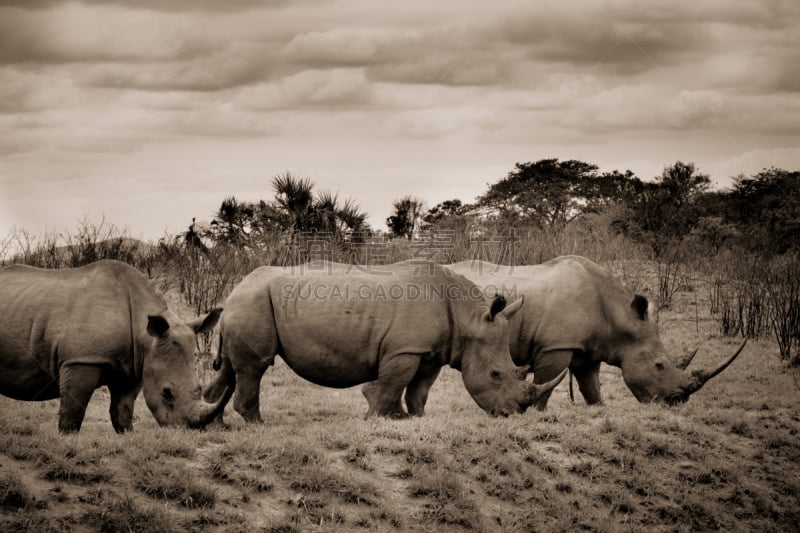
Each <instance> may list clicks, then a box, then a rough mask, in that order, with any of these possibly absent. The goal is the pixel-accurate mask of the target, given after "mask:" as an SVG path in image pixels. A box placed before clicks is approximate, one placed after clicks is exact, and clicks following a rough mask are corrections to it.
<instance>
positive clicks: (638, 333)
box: [416, 256, 747, 409]
mask: <svg viewBox="0 0 800 533" xmlns="http://www.w3.org/2000/svg"><path fill="white" fill-rule="evenodd" d="M448 268H449V269H451V270H452V271H453V272H456V273H457V274H460V275H464V276H466V277H468V278H469V279H471V280H472V281H474V282H475V283H477V284H478V285H479V286H480V287H482V288H483V289H484V290H486V291H487V293H495V292H497V291H500V293H502V292H507V293H509V294H516V295H520V296H523V297H524V298H525V303H524V304H523V307H522V309H521V310H520V311H519V312H517V313H515V314H514V316H513V317H511V318H510V319H509V331H510V343H511V344H510V347H511V357H512V358H513V359H514V362H515V364H519V365H523V364H524V365H530V366H531V368H532V370H533V372H534V382H535V383H542V382H545V381H548V380H550V379H552V378H553V377H554V376H557V375H558V374H559V373H560V372H563V370H564V369H566V368H569V369H570V370H571V371H572V373H573V374H574V375H575V378H576V380H577V381H578V386H579V387H580V391H581V393H582V394H583V397H584V398H585V399H586V402H587V403H589V404H595V403H600V402H601V401H602V399H601V396H600V381H599V379H598V377H599V370H600V363H607V364H610V365H613V366H617V367H620V368H621V369H622V377H623V379H624V380H625V384H626V385H627V386H628V388H630V390H631V392H633V394H634V396H636V398H637V399H638V400H639V401H641V402H646V401H663V402H666V403H669V404H675V403H680V402H683V401H686V400H687V399H688V398H689V396H690V395H691V394H692V393H694V392H696V391H697V390H699V389H700V388H701V387H702V386H703V385H704V384H705V383H706V382H707V381H708V380H709V379H711V378H712V377H714V376H716V375H717V374H719V373H720V372H722V371H723V370H724V369H725V368H726V367H727V366H728V365H729V364H731V362H733V360H734V359H735V358H736V357H737V356H738V355H739V353H741V351H742V349H743V348H744V344H742V346H741V347H740V348H739V350H737V351H736V353H735V354H733V356H731V357H730V358H729V359H728V360H727V361H725V362H724V363H722V364H721V365H720V366H719V367H718V368H717V369H716V370H713V371H695V372H693V373H692V374H689V373H687V372H685V371H684V370H685V368H686V367H687V366H688V364H689V362H690V360H691V357H693V355H694V354H692V356H690V357H689V358H686V359H684V360H683V361H682V362H680V363H678V364H674V363H673V362H672V361H670V360H669V359H668V358H667V357H666V355H665V351H664V347H663V345H662V344H661V339H660V338H659V335H658V329H657V327H656V325H655V324H654V323H652V322H650V321H648V320H647V299H646V298H645V297H643V296H639V295H634V293H633V292H631V291H630V290H629V289H628V288H626V287H625V286H624V285H623V284H622V283H621V282H620V281H619V280H618V279H616V278H615V277H613V276H612V275H611V274H610V273H609V272H608V270H606V269H604V268H602V267H601V266H600V265H598V264H596V263H594V262H592V261H590V260H588V259H586V258H584V257H577V256H565V257H559V258H556V259H553V260H552V261H549V262H547V263H544V264H542V265H535V266H515V267H508V266H499V265H495V264H492V263H486V262H482V261H464V262H461V263H456V264H454V265H449V266H448ZM746 342H747V341H746V340H745V343H746ZM432 384H433V380H430V381H429V382H427V383H426V387H430V386H431V385H432ZM426 392H427V391H418V392H416V394H418V395H420V396H422V397H425V394H426ZM549 397H550V391H548V392H547V393H545V394H543V395H542V396H541V397H540V398H539V399H538V400H537V402H536V406H537V408H539V409H544V408H545V406H546V405H547V400H548V398H549Z"/></svg>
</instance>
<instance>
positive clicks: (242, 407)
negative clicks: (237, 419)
mask: <svg viewBox="0 0 800 533" xmlns="http://www.w3.org/2000/svg"><path fill="white" fill-rule="evenodd" d="M263 375H264V372H263V371H262V372H257V371H256V372H251V371H244V372H237V373H236V393H235V394H234V396H233V408H234V409H235V410H236V412H237V413H239V414H240V415H242V418H244V420H245V422H263V420H262V419H261V410H260V408H259V405H260V401H261V400H260V393H261V377H262V376H263Z"/></svg>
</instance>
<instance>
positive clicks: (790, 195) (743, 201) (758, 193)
mask: <svg viewBox="0 0 800 533" xmlns="http://www.w3.org/2000/svg"><path fill="white" fill-rule="evenodd" d="M730 204H731V209H730V210H729V211H728V216H729V219H730V220H731V221H732V222H734V223H735V224H737V226H738V227H739V228H740V231H741V232H742V233H743V234H744V235H746V236H747V239H746V241H747V242H749V243H750V247H751V248H752V249H756V250H759V251H767V252H770V253H775V254H782V253H784V252H786V251H787V250H789V249H791V248H797V249H800V171H794V172H790V171H787V170H783V169H779V168H774V167H773V168H770V169H764V170H762V171H761V172H759V173H758V174H756V175H755V176H751V177H749V178H747V177H744V176H739V177H737V178H736V179H735V180H734V185H733V191H732V193H731V199H730Z"/></svg>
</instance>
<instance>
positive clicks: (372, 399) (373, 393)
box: [364, 354, 420, 417]
mask: <svg viewBox="0 0 800 533" xmlns="http://www.w3.org/2000/svg"><path fill="white" fill-rule="evenodd" d="M419 362H420V356H419V355H418V354H398V355H392V356H390V357H386V358H384V359H383V360H382V361H381V362H380V368H379V369H378V379H377V380H376V381H374V382H373V385H374V386H373V387H371V388H369V389H368V390H367V392H365V394H364V395H365V396H367V402H368V403H369V410H368V411H367V417H369V416H373V415H377V416H389V417H406V416H408V415H407V414H406V413H405V411H403V410H402V409H403V408H402V406H401V405H400V398H401V396H402V395H403V389H404V388H406V386H407V385H408V384H409V383H410V382H411V380H412V378H413V377H414V375H415V374H416V373H417V369H418V368H419ZM398 407H399V412H398Z"/></svg>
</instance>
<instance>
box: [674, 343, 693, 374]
mask: <svg viewBox="0 0 800 533" xmlns="http://www.w3.org/2000/svg"><path fill="white" fill-rule="evenodd" d="M698 349H699V348H698ZM695 355H697V350H695V351H693V352H692V353H690V354H689V355H687V356H685V357H682V358H681V359H680V360H679V361H678V362H677V363H675V366H677V367H678V368H680V369H681V370H686V368H687V367H688V366H689V363H691V362H692V359H694V356H695Z"/></svg>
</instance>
